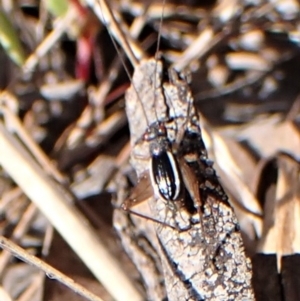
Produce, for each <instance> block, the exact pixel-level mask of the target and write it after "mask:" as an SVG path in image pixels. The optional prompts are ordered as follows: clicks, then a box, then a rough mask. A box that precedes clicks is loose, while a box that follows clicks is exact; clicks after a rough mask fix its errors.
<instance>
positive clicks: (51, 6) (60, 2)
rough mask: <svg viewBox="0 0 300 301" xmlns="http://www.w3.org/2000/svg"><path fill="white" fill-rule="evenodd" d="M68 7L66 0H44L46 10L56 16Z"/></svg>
mask: <svg viewBox="0 0 300 301" xmlns="http://www.w3.org/2000/svg"><path fill="white" fill-rule="evenodd" d="M68 7H69V1H68V0H46V8H47V10H48V11H49V12H50V13H51V14H53V15H54V16H56V17H61V16H63V15H64V14H65V13H66V12H67V10H68Z"/></svg>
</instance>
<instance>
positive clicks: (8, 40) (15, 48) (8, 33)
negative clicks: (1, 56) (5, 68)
mask: <svg viewBox="0 0 300 301" xmlns="http://www.w3.org/2000/svg"><path fill="white" fill-rule="evenodd" d="M0 44H1V45H2V47H3V48H4V50H5V52H6V53H7V55H8V56H9V57H10V58H11V59H12V60H13V61H14V62H15V63H16V64H17V65H19V66H22V65H23V63H24V61H25V54H24V50H23V47H22V45H21V42H20V40H19V37H18V35H17V33H16V31H15V29H14V27H13V25H12V23H11V22H10V20H9V19H8V17H7V16H6V14H5V13H4V12H3V11H2V10H0Z"/></svg>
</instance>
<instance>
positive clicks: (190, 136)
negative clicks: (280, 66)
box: [115, 59, 254, 301]
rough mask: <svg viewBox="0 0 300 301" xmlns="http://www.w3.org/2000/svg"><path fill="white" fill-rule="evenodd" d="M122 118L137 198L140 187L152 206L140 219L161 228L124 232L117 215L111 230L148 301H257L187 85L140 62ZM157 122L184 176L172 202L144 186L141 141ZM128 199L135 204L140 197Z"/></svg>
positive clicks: (140, 226) (140, 224) (146, 156)
mask: <svg viewBox="0 0 300 301" xmlns="http://www.w3.org/2000/svg"><path fill="white" fill-rule="evenodd" d="M126 112H127V116H128V120H129V126H130V134H131V147H132V152H131V164H132V166H133V168H134V170H135V171H136V173H137V176H138V178H139V179H140V183H139V184H137V185H138V186H140V191H143V185H144V190H145V191H150V192H151V191H152V193H150V194H148V195H147V193H145V195H147V196H149V198H148V199H147V202H145V203H144V204H142V208H139V210H138V211H139V212H141V213H143V214H145V215H148V216H150V217H152V218H154V219H157V220H159V221H160V222H161V223H158V222H153V221H149V220H146V219H141V218H139V217H134V216H132V215H131V222H130V224H127V226H126V223H128V220H127V221H125V219H124V217H121V215H120V213H118V214H117V215H116V219H115V226H116V228H117V229H118V230H119V232H120V234H121V237H122V240H123V245H124V247H125V248H126V249H127V252H129V254H130V256H131V257H132V258H133V260H134V261H135V264H136V265H137V267H138V269H139V271H140V273H141V275H142V277H143V279H144V281H145V283H146V286H147V288H148V291H147V293H148V298H149V299H152V300H158V299H159V298H162V296H163V295H164V294H165V292H164V289H166V292H167V297H168V300H224V301H225V300H226V301H227V300H254V295H253V291H252V287H251V277H252V270H251V262H250V259H249V258H247V257H246V255H245V252H244V247H243V242H242V238H241V233H240V230H239V225H238V221H237V219H236V216H235V214H234V212H233V209H232V207H231V206H230V205H229V203H228V201H227V196H226V194H225V192H224V191H223V189H222V187H221V186H220V184H219V181H218V178H217V176H216V174H215V171H214V169H213V167H212V162H211V161H210V160H209V159H208V158H207V152H206V149H205V146H204V143H203V141H202V137H201V130H200V124H199V116H198V114H197V111H196V109H195V107H194V103H193V98H192V95H191V92H190V90H189V87H188V84H187V82H186V80H185V79H184V78H183V79H181V78H178V75H177V74H176V72H174V70H169V81H167V82H163V81H162V63H161V62H160V61H156V60H154V59H149V60H144V61H142V62H141V63H140V65H139V66H138V67H137V68H136V70H135V72H134V76H133V81H132V85H131V87H130V88H129V89H128V91H127V94H126ZM157 121H161V122H162V123H163V124H164V125H165V126H166V128H167V136H168V140H169V141H170V142H171V145H172V153H173V154H174V156H175V158H176V160H177V163H178V166H179V168H180V170H181V182H182V183H183V189H182V191H181V194H180V197H179V199H178V200H176V201H168V202H167V201H165V200H164V199H162V198H161V197H160V196H159V194H158V193H157V189H156V190H155V189H153V188H154V187H153V183H151V182H150V180H149V173H150V172H151V171H150V169H149V168H150V166H149V161H150V153H149V141H145V139H143V138H142V137H143V134H144V133H145V132H146V130H147V128H148V127H149V126H150V125H153V124H155V123H156V122H157ZM150 143H151V142H150ZM151 186H152V187H151ZM149 187H150V188H149ZM151 188H152V190H151ZM123 197H124V195H119V199H121V198H123ZM132 199H133V202H136V203H138V202H139V201H140V200H138V199H139V196H138V195H137V196H136V197H132ZM135 207H137V208H138V206H135ZM135 207H133V208H132V210H135ZM149 209H150V210H149ZM129 227H130V228H129ZM129 229H130V230H129ZM132 233H135V235H137V237H136V238H133V237H134V236H132ZM141 237H142V239H143V241H144V246H142V245H143V244H141V243H139V239H141ZM145 246H146V249H147V250H148V251H145ZM138 250H143V251H138ZM136 252H137V253H136ZM137 254H138V255H137ZM161 277H163V279H164V283H163V284H162V282H161V279H162V278H161ZM150 278H152V279H151V280H150ZM153 278H154V279H153ZM155 278H156V279H155ZM149 285H150V287H151V288H150V289H149ZM156 290H157V291H156ZM154 291H156V293H155V294H152V292H154Z"/></svg>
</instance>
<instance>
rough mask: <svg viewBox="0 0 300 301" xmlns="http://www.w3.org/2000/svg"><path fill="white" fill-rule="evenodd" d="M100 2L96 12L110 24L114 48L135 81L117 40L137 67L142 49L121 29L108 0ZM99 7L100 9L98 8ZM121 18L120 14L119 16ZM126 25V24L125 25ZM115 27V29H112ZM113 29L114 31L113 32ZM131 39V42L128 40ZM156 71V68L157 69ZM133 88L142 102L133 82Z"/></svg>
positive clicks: (148, 123) (130, 77)
mask: <svg viewBox="0 0 300 301" xmlns="http://www.w3.org/2000/svg"><path fill="white" fill-rule="evenodd" d="M97 3H98V7H96V8H95V9H96V10H95V12H96V13H97V15H98V17H99V18H100V19H101V20H102V22H103V23H104V24H106V25H110V26H106V28H107V29H108V30H107V31H108V34H109V36H110V38H111V41H112V43H113V45H114V48H115V49H116V52H117V53H118V56H119V59H120V61H121V63H122V65H123V68H124V70H125V73H126V75H127V77H128V78H129V80H130V82H131V84H132V83H133V80H132V76H131V74H130V72H129V68H128V66H127V64H126V62H125V59H124V56H123V53H122V52H121V51H120V49H119V47H118V45H117V43H116V40H118V41H119V43H120V44H121V45H122V47H123V49H124V52H125V53H126V55H127V57H128V58H129V60H130V62H131V64H132V65H133V67H136V66H137V65H138V63H139V60H138V59H137V57H142V50H141V49H139V47H138V46H137V45H136V43H134V41H133V39H132V38H131V35H130V34H129V33H128V31H127V33H128V34H125V31H124V30H122V29H121V27H120V26H119V22H118V21H117V19H116V17H115V15H114V12H113V11H112V9H111V8H110V7H109V5H108V3H107V1H106V0H97ZM148 7H149V5H148V6H146V7H145V9H144V12H143V15H144V14H145V13H146V12H147V10H148ZM97 8H98V9H97ZM119 19H120V16H119ZM123 27H124V26H123ZM112 28H113V30H112ZM112 31H113V32H114V33H112ZM128 40H130V42H129V41H128ZM132 44H134V49H135V51H133V47H132V46H131V45H132ZM155 71H156V70H155ZM132 87H133V89H134V90H135V93H136V95H137V99H138V100H139V102H140V103H141V104H142V103H143V102H142V100H141V97H140V95H139V93H138V91H137V88H136V87H135V86H134V85H133V84H132ZM141 109H142V111H143V114H144V116H145V120H146V123H147V126H149V125H150V122H149V118H148V116H147V114H146V111H145V108H144V106H143V105H142V106H141Z"/></svg>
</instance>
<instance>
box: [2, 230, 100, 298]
mask: <svg viewBox="0 0 300 301" xmlns="http://www.w3.org/2000/svg"><path fill="white" fill-rule="evenodd" d="M0 246H1V248H2V249H4V250H7V251H9V252H11V253H12V254H13V255H16V256H17V257H18V258H19V259H21V260H22V261H24V262H26V263H29V264H31V265H33V266H35V267H37V268H38V269H40V270H43V271H44V272H45V273H46V275H47V276H48V277H49V278H50V279H56V280H58V281H59V282H60V283H62V284H64V285H65V286H67V287H69V288H70V289H72V290H73V291H74V292H75V293H77V294H79V295H81V296H83V297H85V298H86V299H88V300H91V301H103V300H102V299H101V298H100V297H98V296H96V295H94V294H93V293H91V292H89V291H88V290H86V289H85V288H84V287H83V286H81V285H80V284H78V283H76V282H75V281H74V280H73V279H71V278H70V277H68V276H66V275H64V274H63V273H61V272H60V271H58V270H57V269H55V268H53V267H52V266H51V265H49V264H47V263H45V262H44V261H42V260H41V259H39V258H38V257H36V256H33V255H30V254H29V253H28V252H26V250H24V249H23V248H21V247H19V246H17V245H16V244H14V243H13V242H12V241H10V240H9V239H7V238H5V237H4V236H0Z"/></svg>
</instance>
